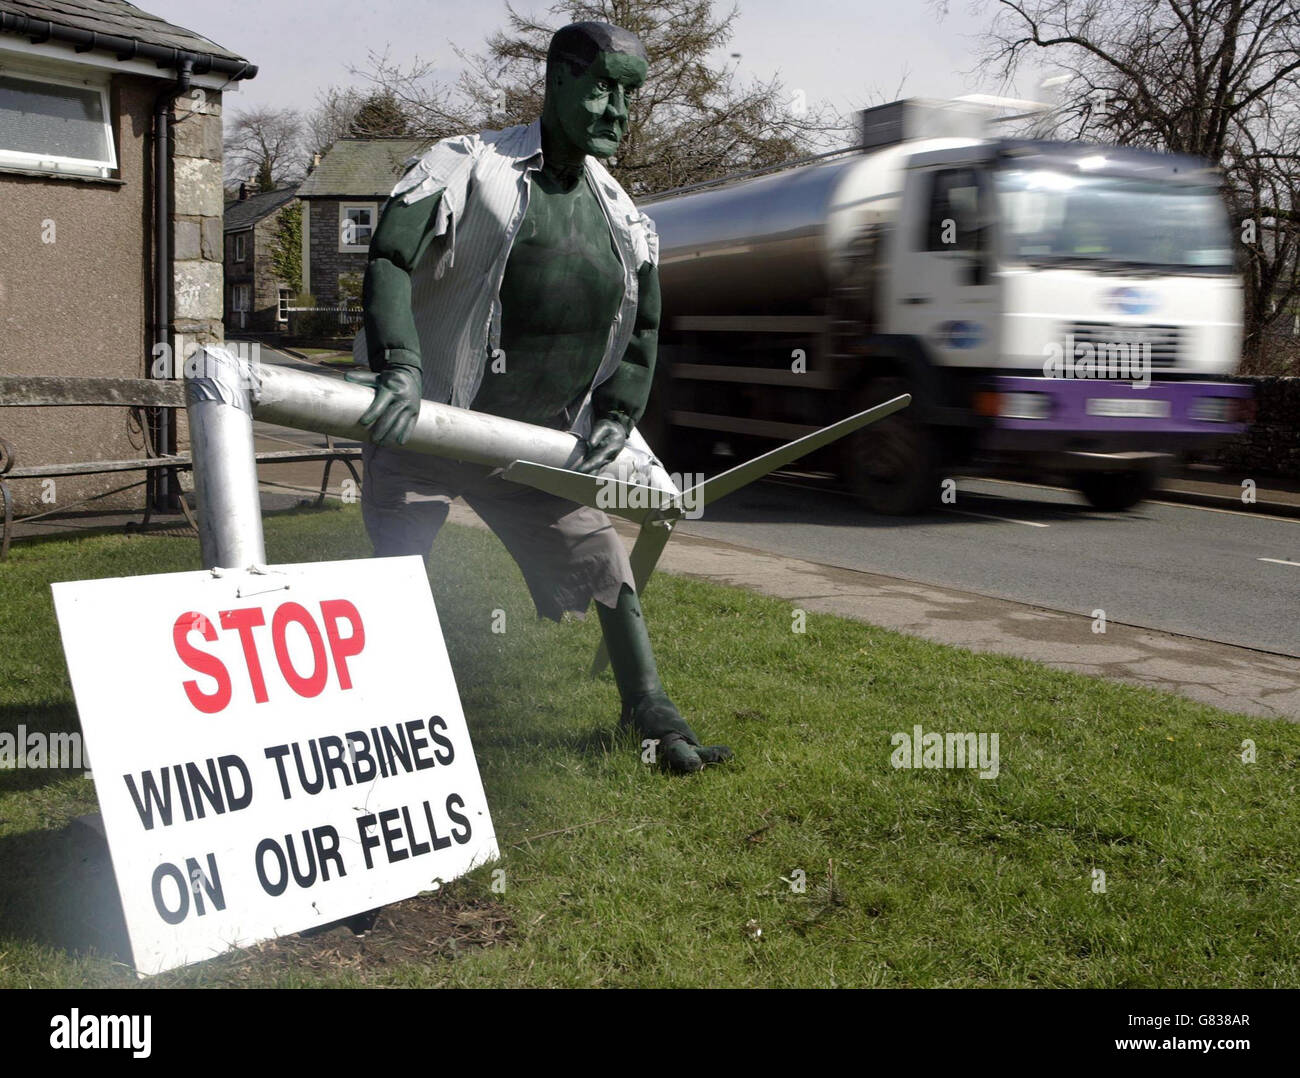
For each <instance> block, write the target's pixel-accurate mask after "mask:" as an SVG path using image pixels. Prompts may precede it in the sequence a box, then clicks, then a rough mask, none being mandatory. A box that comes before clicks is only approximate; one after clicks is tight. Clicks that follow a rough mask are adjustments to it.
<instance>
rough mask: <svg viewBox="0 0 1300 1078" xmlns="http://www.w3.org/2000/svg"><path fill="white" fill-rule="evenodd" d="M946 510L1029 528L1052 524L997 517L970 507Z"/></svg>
mask: <svg viewBox="0 0 1300 1078" xmlns="http://www.w3.org/2000/svg"><path fill="white" fill-rule="evenodd" d="M945 512H949V513H961V514H962V516H967V517H982V518H983V519H985V520H1000V521H1002V522H1003V523H1004V524H1023V525H1025V527H1027V528H1050V527H1051V525H1050V524H1040V523H1039V522H1038V521H1036V520H1017V519H1016V518H1015V517H997V516H994V515H993V514H992V513H972V512H971V511H970V510H969V509H946V510H945Z"/></svg>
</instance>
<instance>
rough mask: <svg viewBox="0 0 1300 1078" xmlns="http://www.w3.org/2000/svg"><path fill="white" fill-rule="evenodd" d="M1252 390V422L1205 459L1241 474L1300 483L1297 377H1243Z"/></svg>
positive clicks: (1299, 409) (1299, 411) (1299, 397)
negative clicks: (1243, 432)
mask: <svg viewBox="0 0 1300 1078" xmlns="http://www.w3.org/2000/svg"><path fill="white" fill-rule="evenodd" d="M1240 380H1241V381H1243V382H1246V383H1248V384H1249V385H1251V386H1253V387H1254V389H1255V407H1256V413H1255V422H1254V424H1252V426H1251V428H1250V430H1248V431H1247V432H1246V433H1245V434H1243V435H1240V436H1238V437H1237V438H1234V439H1233V440H1232V441H1230V442H1227V443H1226V444H1224V445H1223V446H1220V447H1219V448H1218V449H1216V450H1214V451H1213V452H1211V453H1207V454H1205V455H1204V458H1203V459H1205V460H1206V461H1207V462H1209V463H1212V464H1218V465H1221V466H1222V467H1224V468H1226V469H1228V471H1230V472H1232V473H1233V474H1234V475H1235V474H1240V475H1243V476H1273V477H1277V478H1280V479H1289V480H1292V481H1295V482H1300V378H1242V379H1240Z"/></svg>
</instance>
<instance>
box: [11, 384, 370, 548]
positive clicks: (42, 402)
mask: <svg viewBox="0 0 1300 1078" xmlns="http://www.w3.org/2000/svg"><path fill="white" fill-rule="evenodd" d="M11 407H27V408H69V407H92V408H100V407H118V408H184V407H185V385H184V383H183V382H179V381H166V380H161V379H152V378H65V377H59V376H31V377H14V376H0V408H11ZM142 426H143V423H142ZM325 441H326V447H325V448H324V449H288V450H271V451H266V452H261V453H258V454H256V456H257V461H258V463H259V464H263V463H265V464H291V463H299V462H302V461H317V460H319V461H323V462H324V464H325V470H324V473H323V474H322V476H321V485H320V492H319V494H318V495H317V498H316V504H317V505H318V506H319V505H321V504H322V503H323V502H324V500H325V495H326V493H327V492H328V490H329V479H330V468H331V466H332V465H333V463H334V462H335V461H336V460H337V461H341V462H342V463H343V464H344V465H345V466H346V467H347V469H348V471H349V472H351V473H352V478H353V479H354V480H355V481H356V483H357V485H358V487H359V486H360V484H361V477H360V476H359V475H358V474H357V469H356V467H355V465H354V464H353V461H355V460H357V459H358V458H359V457H360V456H361V450H360V449H359V448H354V447H338V446H335V445H334V439H333V437H331V436H328V435H327V436H326V440H325ZM146 451H148V450H146ZM15 463H16V462H15V458H14V451H13V448H12V446H10V445H9V443H8V442H6V441H4V439H2V438H0V502H3V510H2V512H3V523H2V524H0V559H3V558H5V557H6V556H7V555H8V553H9V541H10V538H11V536H12V531H13V525H14V524H15V523H22V522H23V521H27V520H36V519H39V518H40V517H44V516H49V515H51V514H53V513H63V512H67V511H68V510H69V509H75V508H76V507H77V506H80V505H85V504H87V503H88V502H92V501H95V500H96V499H99V498H104V497H107V496H108V495H109V494H117V493H121V492H122V491H123V490H130V489H131V488H132V487H136V486H140V485H141V484H142V483H145V482H147V479H144V480H140V481H139V482H135V483H131V484H128V485H127V486H125V487H117V488H114V489H113V490H110V491H104V492H103V493H100V494H93V495H91V496H90V497H89V498H82V499H80V500H79V501H76V502H72V503H71V504H69V505H61V506H59V507H58V508H57V509H51V510H49V511H48V512H44V513H33V514H32V515H30V516H27V517H24V518H22V521H17V522H15V521H14V519H13V497H12V494H11V492H10V490H9V482H10V481H12V480H15V479H52V478H56V477H65V476H74V475H101V474H108V473H112V472H145V473H152V472H156V471H158V470H161V469H169V470H172V471H176V472H181V471H188V470H189V469H190V468H191V466H192V465H191V461H190V455H189V454H188V453H180V454H176V455H170V456H164V455H158V454H152V453H151V454H150V455H149V456H146V457H137V458H132V459H125V460H92V461H79V462H73V463H68V464H37V465H33V466H30V467H26V468H19V467H15ZM298 489H301V488H298ZM180 506H181V511H182V512H183V513H184V514H185V518H186V519H187V520H188V521H189V523H190V525H191V526H192V527H194V528H195V529H196V531H197V522H196V521H195V519H194V514H193V511H192V510H191V509H190V506H189V503H188V502H187V501H186V500H185V498H183V497H182V498H181V499H180ZM152 515H153V505H152V500H151V499H148V498H146V500H145V507H144V518H143V519H142V520H141V521H140V522H139V524H138V525H136V526H137V527H144V526H145V525H146V524H148V523H149V520H150V518H151V517H152ZM133 523H134V522H133ZM129 526H130V525H128V527H129Z"/></svg>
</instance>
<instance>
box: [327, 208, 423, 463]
mask: <svg viewBox="0 0 1300 1078" xmlns="http://www.w3.org/2000/svg"><path fill="white" fill-rule="evenodd" d="M441 197H442V194H441V192H438V193H436V194H434V195H432V196H430V197H428V198H422V199H420V200H419V201H417V202H412V203H409V204H407V203H403V202H401V201H400V200H396V201H393V202H390V203H389V204H388V206H387V207H385V209H384V213H383V216H382V217H381V218H380V220H379V227H378V228H377V229H376V230H375V235H374V237H373V238H372V239H371V241H370V255H369V262H368V264H367V266H366V278H365V284H364V286H363V289H362V307H363V310H364V319H365V327H366V352H367V359H368V360H369V362H370V371H371V372H373V373H367V372H364V371H359V372H355V373H353V374H349V375H348V376H347V377H348V381H350V382H357V383H360V384H361V385H368V386H373V387H374V390H375V399H374V400H373V401H372V402H371V404H370V407H369V408H368V409H366V411H365V413H364V414H363V415H362V416H361V424H362V426H365V427H369V428H370V439H371V441H373V442H374V443H375V444H376V445H392V444H397V445H401V444H402V443H404V442H405V441H406V440H407V438H409V437H410V435H411V428H412V427H414V426H415V420H416V417H417V416H418V415H419V414H420V397H421V391H422V389H423V379H422V375H421V359H420V337H419V334H418V332H417V331H416V328H415V315H414V313H413V312H412V310H411V273H412V271H414V269H415V267H416V266H417V265H418V264H419V262H420V259H421V258H422V257H423V255H424V252H425V251H426V250H427V249H428V246H429V243H430V241H431V240H432V239H433V235H434V232H433V227H434V220H435V213H436V211H437V208H438V200H439V199H440V198H441Z"/></svg>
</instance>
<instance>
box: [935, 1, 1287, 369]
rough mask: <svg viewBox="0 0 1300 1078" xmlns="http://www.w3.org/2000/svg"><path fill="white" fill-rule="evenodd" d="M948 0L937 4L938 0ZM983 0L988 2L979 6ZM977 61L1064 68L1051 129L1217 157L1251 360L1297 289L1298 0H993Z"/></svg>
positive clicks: (1266, 361)
mask: <svg viewBox="0 0 1300 1078" xmlns="http://www.w3.org/2000/svg"><path fill="white" fill-rule="evenodd" d="M943 6H944V5H942V4H941V5H940V7H943ZM977 6H985V5H982V4H981V5H977ZM995 7H996V12H995V16H994V19H993V23H992V26H991V29H990V31H989V34H988V47H987V50H986V52H985V55H984V57H983V66H984V68H985V70H986V71H990V72H992V73H994V74H995V75H997V76H998V77H1000V78H1001V79H1002V80H1003V82H1004V84H1005V83H1009V82H1010V81H1011V79H1012V78H1013V77H1014V76H1015V75H1016V73H1017V71H1018V70H1019V68H1020V67H1021V65H1022V64H1023V63H1024V61H1025V60H1026V58H1027V57H1029V56H1033V55H1039V56H1041V57H1042V58H1043V59H1046V60H1049V61H1050V62H1051V63H1052V64H1053V65H1055V66H1057V67H1059V68H1060V69H1062V71H1063V72H1065V73H1066V75H1067V81H1066V83H1065V84H1064V85H1063V86H1062V87H1061V91H1060V100H1061V106H1060V108H1059V109H1057V110H1056V111H1055V112H1054V114H1053V119H1054V122H1055V129H1056V132H1057V133H1064V134H1065V135H1067V136H1068V137H1073V138H1080V139H1088V140H1092V141H1101V142H1113V143H1119V144H1124V145H1133V146H1144V147H1149V148H1154V149H1159V150H1165V151H1169V152H1174V153H1187V154H1194V155H1196V156H1199V157H1203V158H1207V159H1209V160H1211V161H1213V162H1216V163H1217V164H1219V165H1220V166H1221V167H1222V169H1223V171H1224V176H1225V194H1226V196H1227V199H1228V202H1229V206H1230V208H1231V211H1232V214H1233V217H1234V219H1235V224H1236V227H1237V229H1238V235H1239V236H1240V238H1241V240H1242V258H1241V264H1242V269H1243V272H1244V275H1245V281H1246V344H1245V364H1244V368H1245V369H1247V370H1257V371H1260V370H1264V369H1266V368H1268V367H1269V366H1273V367H1276V366H1277V363H1278V359H1277V357H1276V356H1270V354H1269V348H1268V346H1266V340H1267V337H1268V333H1269V330H1270V328H1271V327H1272V326H1273V325H1274V324H1275V323H1276V322H1277V321H1278V320H1279V319H1281V318H1283V317H1284V316H1285V315H1287V314H1288V313H1289V312H1291V311H1292V309H1293V308H1294V306H1295V304H1296V302H1297V299H1298V298H1300V271H1298V268H1297V258H1296V255H1297V248H1298V246H1300V7H1298V6H1297V4H1296V0H996V5H995Z"/></svg>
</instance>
